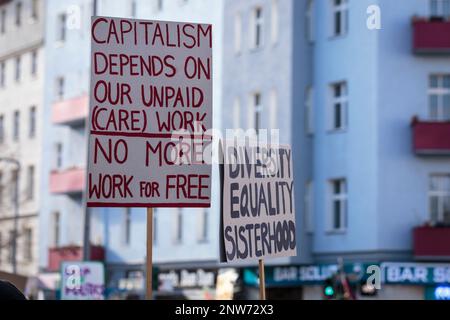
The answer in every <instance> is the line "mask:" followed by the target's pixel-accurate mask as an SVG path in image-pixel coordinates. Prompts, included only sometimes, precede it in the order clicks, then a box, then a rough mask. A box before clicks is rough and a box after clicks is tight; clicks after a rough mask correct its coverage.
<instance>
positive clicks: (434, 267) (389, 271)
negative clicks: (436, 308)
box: [381, 263, 450, 284]
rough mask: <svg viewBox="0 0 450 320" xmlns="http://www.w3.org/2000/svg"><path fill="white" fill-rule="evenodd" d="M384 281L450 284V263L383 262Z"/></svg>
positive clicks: (393, 282)
mask: <svg viewBox="0 0 450 320" xmlns="http://www.w3.org/2000/svg"><path fill="white" fill-rule="evenodd" d="M381 267H382V273H383V282H384V283H392V284H450V264H425V263H383V264H381Z"/></svg>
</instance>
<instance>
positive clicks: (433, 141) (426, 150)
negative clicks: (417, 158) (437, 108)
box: [411, 118, 450, 155]
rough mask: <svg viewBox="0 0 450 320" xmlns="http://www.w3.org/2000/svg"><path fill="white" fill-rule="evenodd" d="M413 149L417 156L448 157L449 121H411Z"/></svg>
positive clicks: (449, 152) (449, 143)
mask: <svg viewBox="0 0 450 320" xmlns="http://www.w3.org/2000/svg"><path fill="white" fill-rule="evenodd" d="M411 126H412V130H413V149H414V152H415V153H416V154H419V155H450V121H447V122H443V121H442V122H439V121H420V120H419V119H417V118H413V120H412V124H411Z"/></svg>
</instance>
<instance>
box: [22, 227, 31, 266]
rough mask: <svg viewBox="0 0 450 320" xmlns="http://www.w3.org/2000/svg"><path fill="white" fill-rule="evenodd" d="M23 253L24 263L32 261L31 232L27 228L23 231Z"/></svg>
mask: <svg viewBox="0 0 450 320" xmlns="http://www.w3.org/2000/svg"><path fill="white" fill-rule="evenodd" d="M23 241H24V251H23V258H24V260H25V261H26V262H31V261H33V230H32V229H31V228H27V229H25V230H24V240H23Z"/></svg>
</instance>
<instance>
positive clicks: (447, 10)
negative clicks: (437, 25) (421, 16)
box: [430, 0, 450, 17]
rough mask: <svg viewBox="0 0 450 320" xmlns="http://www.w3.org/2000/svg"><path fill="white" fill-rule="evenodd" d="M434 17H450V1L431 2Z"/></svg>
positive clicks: (434, 0)
mask: <svg viewBox="0 0 450 320" xmlns="http://www.w3.org/2000/svg"><path fill="white" fill-rule="evenodd" d="M430 7H431V8H430V11H431V16H432V17H450V0H431V2H430Z"/></svg>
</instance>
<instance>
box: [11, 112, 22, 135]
mask: <svg viewBox="0 0 450 320" xmlns="http://www.w3.org/2000/svg"><path fill="white" fill-rule="evenodd" d="M19 132H20V113H19V111H14V123H13V139H14V141H18V140H19Z"/></svg>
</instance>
